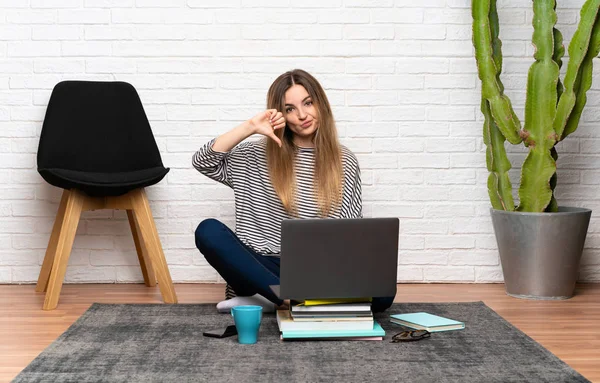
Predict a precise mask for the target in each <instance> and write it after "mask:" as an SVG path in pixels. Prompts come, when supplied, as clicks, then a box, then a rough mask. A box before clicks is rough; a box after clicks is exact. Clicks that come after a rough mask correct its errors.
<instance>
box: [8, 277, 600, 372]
mask: <svg viewBox="0 0 600 383" xmlns="http://www.w3.org/2000/svg"><path fill="white" fill-rule="evenodd" d="M34 288H35V286H33V285H0V339H1V341H0V382H9V381H10V380H12V379H13V378H14V377H15V376H16V375H17V374H18V373H19V372H20V371H21V370H22V369H23V368H25V366H27V365H28V364H29V363H30V362H31V361H32V360H33V359H34V358H35V357H36V356H37V355H38V354H39V353H40V352H41V351H42V350H44V348H46V347H47V346H48V345H49V344H50V343H52V341H54V340H55V339H56V338H57V337H58V336H59V335H60V334H61V333H63V332H64V331H65V330H66V329H67V328H68V327H69V326H70V325H71V324H72V323H73V322H74V321H75V320H76V319H77V318H78V317H79V316H80V315H81V314H83V312H84V311H86V310H87V308H88V307H89V306H90V305H91V304H92V303H94V302H101V303H160V302H162V300H161V297H160V293H159V290H158V288H151V287H146V286H144V285H142V284H140V285H135V284H133V285H131V284H128V285H125V284H121V285H108V284H96V285H64V287H63V290H62V293H61V296H60V301H59V304H58V308H57V309H56V310H54V311H43V310H42V309H41V308H42V303H43V301H44V295H43V294H40V293H36V292H35V291H34ZM175 290H176V292H177V295H178V298H179V302H180V303H206V302H217V301H219V300H221V299H222V297H223V296H224V285H215V284H178V285H176V286H175ZM473 301H483V302H484V303H485V304H486V305H488V306H489V307H491V308H492V309H493V310H495V311H496V312H497V313H498V314H499V315H501V316H502V317H503V318H505V319H506V320H508V321H509V322H510V323H512V324H513V325H514V326H516V327H517V328H519V329H521V330H522V331H523V332H525V333H526V334H527V335H529V336H530V337H531V338H533V339H535V340H536V341H537V342H539V343H541V344H542V345H543V346H544V347H546V348H547V349H548V350H550V351H551V352H552V353H554V354H555V355H556V356H558V357H559V358H560V359H562V360H563V361H565V362H566V363H567V364H569V365H570V366H571V367H573V368H574V369H575V370H577V371H579V372H580V373H581V374H582V375H584V376H585V377H586V378H588V379H589V380H591V381H592V382H600V319H599V318H600V284H582V285H579V286H578V287H577V291H576V296H575V297H574V298H571V299H569V300H565V301H531V300H522V299H517V298H512V297H509V296H507V295H506V294H505V292H504V285H502V284H401V285H398V295H397V296H396V302H473Z"/></svg>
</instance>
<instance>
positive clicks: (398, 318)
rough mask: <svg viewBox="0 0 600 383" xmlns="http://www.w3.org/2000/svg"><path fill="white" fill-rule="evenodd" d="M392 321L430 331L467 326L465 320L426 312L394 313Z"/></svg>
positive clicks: (457, 328)
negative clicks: (460, 320)
mask: <svg viewBox="0 0 600 383" xmlns="http://www.w3.org/2000/svg"><path fill="white" fill-rule="evenodd" d="M390 321H392V323H395V324H399V325H402V326H406V327H410V328H414V329H417V330H427V331H429V332H438V331H450V330H462V329H464V328H465V324H464V323H463V322H459V321H456V320H453V319H449V318H444V317H441V316H437V315H433V314H429V313H424V312H420V313H410V314H393V315H390Z"/></svg>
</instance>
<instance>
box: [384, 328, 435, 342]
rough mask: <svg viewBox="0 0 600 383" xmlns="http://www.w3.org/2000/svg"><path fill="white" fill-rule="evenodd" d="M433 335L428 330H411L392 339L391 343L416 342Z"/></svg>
mask: <svg viewBox="0 0 600 383" xmlns="http://www.w3.org/2000/svg"><path fill="white" fill-rule="evenodd" d="M430 336H431V333H430V332H429V331H427V330H410V331H402V332H399V333H398V334H396V335H394V336H393V337H392V341H391V342H390V343H398V342H414V341H416V340H421V339H425V338H429V337H430Z"/></svg>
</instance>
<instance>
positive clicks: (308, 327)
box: [277, 310, 374, 333]
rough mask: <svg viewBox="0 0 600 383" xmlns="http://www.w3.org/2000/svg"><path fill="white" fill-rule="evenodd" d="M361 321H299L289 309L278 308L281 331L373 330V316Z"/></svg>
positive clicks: (278, 321)
mask: <svg viewBox="0 0 600 383" xmlns="http://www.w3.org/2000/svg"><path fill="white" fill-rule="evenodd" d="M367 319H368V320H361V321H326V322H325V321H297V320H294V319H293V318H292V316H291V314H290V312H289V310H277V325H278V326H279V331H282V332H284V333H285V332H288V331H329V330H335V331H344V330H347V331H372V330H373V322H374V321H373V318H367Z"/></svg>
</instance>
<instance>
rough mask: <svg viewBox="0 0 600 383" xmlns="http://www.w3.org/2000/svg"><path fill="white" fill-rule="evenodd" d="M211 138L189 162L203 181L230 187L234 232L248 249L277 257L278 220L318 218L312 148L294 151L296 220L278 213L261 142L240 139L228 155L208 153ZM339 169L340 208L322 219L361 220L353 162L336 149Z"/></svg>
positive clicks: (355, 163) (345, 150)
mask: <svg viewBox="0 0 600 383" xmlns="http://www.w3.org/2000/svg"><path fill="white" fill-rule="evenodd" d="M215 140H216V138H214V139H212V140H210V141H209V142H208V143H206V144H205V145H204V146H202V147H201V148H200V150H198V151H197V152H196V153H195V154H194V157H193V159H192V163H193V165H194V167H195V168H196V169H197V170H198V171H199V172H200V173H202V174H204V175H206V176H207V177H209V178H211V179H213V180H215V181H217V182H220V183H222V184H224V185H227V186H229V187H231V188H232V189H233V191H234V196H235V232H236V235H237V236H238V237H239V238H240V240H241V241H242V242H243V243H244V244H246V245H247V246H248V247H250V248H251V249H252V250H254V251H256V252H257V253H259V254H263V255H271V256H273V255H275V256H276V255H278V254H279V253H280V242H281V227H280V225H281V221H282V220H283V219H285V218H318V205H317V202H316V199H315V197H314V194H313V193H314V186H313V179H314V163H315V157H314V154H315V153H314V150H315V149H314V148H305V147H298V151H297V155H296V159H295V161H296V162H295V172H296V185H297V196H296V198H297V199H296V205H297V211H298V217H292V216H290V215H289V213H288V212H287V211H286V210H285V209H284V207H283V204H282V203H281V200H280V199H279V197H278V196H277V194H276V193H275V189H274V188H273V185H272V184H271V181H270V177H269V170H268V167H267V156H266V147H267V145H266V143H267V141H266V140H267V138H262V139H260V140H258V141H244V142H242V143H240V144H238V145H237V146H235V147H234V148H233V149H231V150H230V151H228V152H217V151H215V150H213V149H212V146H213V144H214V142H215ZM342 167H343V171H344V180H343V195H342V205H341V208H340V209H339V210H338V211H334V212H332V213H330V215H329V216H328V218H362V199H361V191H362V189H361V179H360V168H359V165H358V160H357V158H356V156H355V155H354V153H352V152H351V151H350V149H348V148H347V147H345V146H343V145H342Z"/></svg>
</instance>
